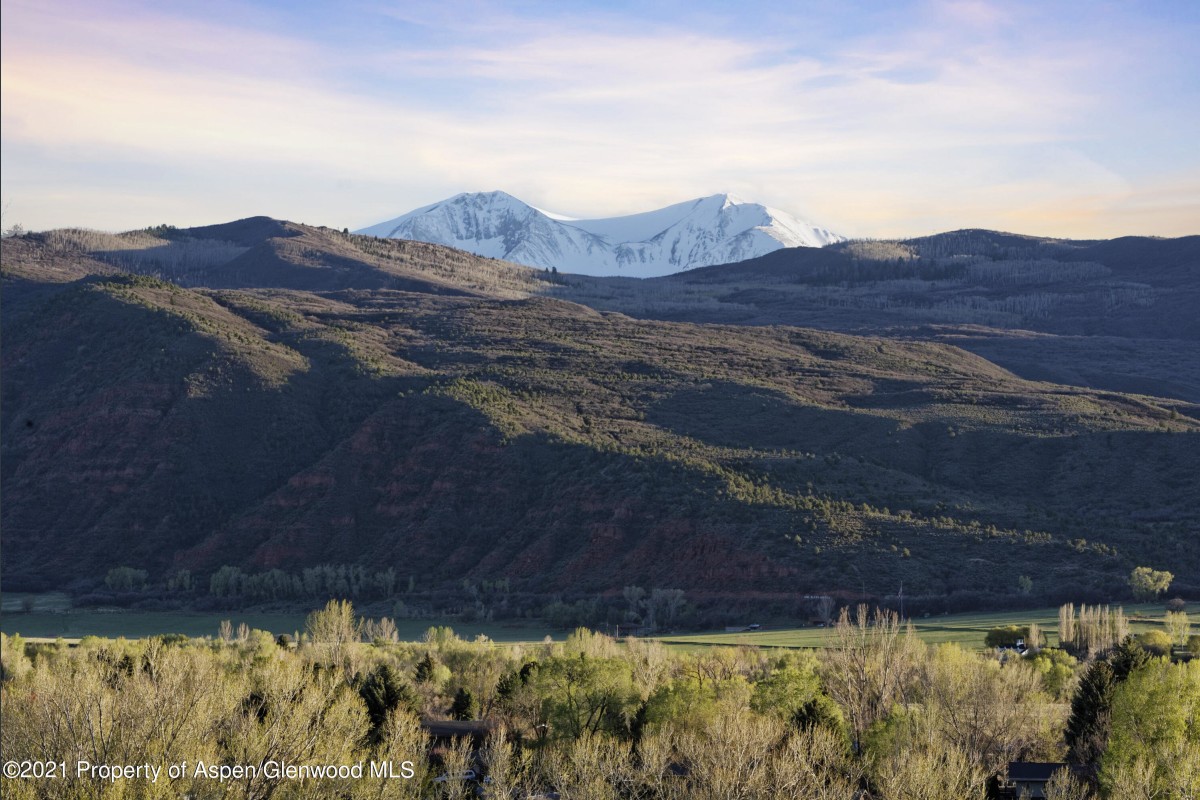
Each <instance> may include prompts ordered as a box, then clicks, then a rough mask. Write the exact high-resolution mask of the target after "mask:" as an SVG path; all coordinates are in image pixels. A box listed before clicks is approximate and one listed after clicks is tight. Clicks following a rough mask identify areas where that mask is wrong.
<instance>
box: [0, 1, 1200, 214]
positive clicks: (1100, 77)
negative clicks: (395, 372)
mask: <svg viewBox="0 0 1200 800" xmlns="http://www.w3.org/2000/svg"><path fill="white" fill-rule="evenodd" d="M0 31H2V37H3V41H2V44H0V59H2V82H3V97H2V102H0V113H2V162H3V163H2V165H0V176H2V184H3V186H2V194H3V203H4V206H5V213H4V225H5V226H9V225H12V224H14V223H21V224H23V225H25V226H26V227H29V228H33V229H44V228H49V227H58V226H65V225H81V226H87V227H96V228H103V229H110V230H118V229H128V228H134V227H142V226H146V225H152V224H158V223H162V222H169V223H173V224H177V225H195V224H208V223H213V222H219V221H225V220H229V219H235V218H238V217H243V216H248V215H252V214H269V215H271V216H275V217H281V218H287V219H293V220H297V221H302V222H309V223H313V224H326V225H331V226H336V227H343V226H348V227H351V228H357V227H362V226H365V225H368V224H371V223H374V222H378V221H380V220H383V219H387V218H389V217H393V216H396V215H398V214H400V213H402V212H405V211H408V210H410V209H411V208H414V207H416V206H420V205H424V204H427V203H430V202H433V201H436V200H439V199H442V198H444V197H447V196H449V195H452V194H455V193H457V192H460V191H477V190H491V189H504V190H506V191H508V192H510V193H512V194H515V195H516V196H518V197H520V198H522V199H524V200H526V201H527V202H529V203H532V204H534V205H537V206H540V207H543V208H548V209H551V210H554V211H558V212H561V213H565V214H569V215H571V216H577V217H594V216H609V215H614V214H621V213H631V212H637V211H644V210H648V209H651V208H655V207H659V206H662V205H666V204H669V203H673V202H678V201H680V200H683V199H687V198H690V197H696V196H700V195H707V194H713V193H715V192H721V191H732V192H736V193H737V194H740V195H742V196H743V197H746V198H748V199H752V200H757V201H760V202H765V203H767V204H769V205H773V206H776V207H778V208H781V209H784V210H786V211H790V212H792V213H796V214H799V215H802V216H806V217H808V218H810V219H812V220H813V221H815V222H818V223H819V224H822V225H825V226H827V227H830V228H832V229H834V230H837V231H839V232H842V233H845V234H848V235H853V236H903V235H921V234H926V233H931V232H934V231H939V230H949V229H953V228H962V227H988V228H996V229H1002V230H1012V231H1019V232H1024V233H1035V234H1045V235H1060V236H1072V237H1103V236H1118V235H1125V234H1154V235H1167V236H1176V235H1184V234H1192V233H1200V147H1197V145H1196V142H1197V141H1200V46H1198V45H1197V42H1200V4H1196V3H1193V2H1141V3H1134V2H1088V3H1070V2H1061V3H1053V2H1042V3H1025V2H995V3H992V2H986V1H985V0H928V1H922V2H893V3H877V2H858V3H855V2H796V3H778V2H774V3H761V4H747V3H738V4H731V3H703V2H687V3H683V2H671V3H655V2H623V3H592V4H589V3H561V2H560V3H538V2H527V3H503V4H501V3H483V2H457V0H445V1H443V2H436V3H422V2H361V3H343V4H329V3H307V4H306V3H292V2H258V3H243V2H231V1H230V0H219V1H218V2H212V3H204V4H199V3H169V2H167V3H148V2H136V0H130V1H129V2H112V3H110V2H88V3H84V2H78V0H75V1H74V2H50V1H46V0H43V1H42V2H16V1H14V2H4V3H3V20H2V25H0Z"/></svg>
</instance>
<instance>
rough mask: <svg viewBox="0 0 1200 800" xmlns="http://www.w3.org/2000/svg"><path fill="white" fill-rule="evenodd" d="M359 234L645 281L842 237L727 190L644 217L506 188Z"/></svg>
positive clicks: (468, 195) (458, 199) (417, 212)
mask: <svg viewBox="0 0 1200 800" xmlns="http://www.w3.org/2000/svg"><path fill="white" fill-rule="evenodd" d="M357 233H359V234H363V235H368V236H379V237H383V238H401V239H412V240H417V241H425V242H431V243H434V244H442V245H447V246H451V247H457V248H460V249H464V250H467V251H469V252H473V253H476V254H478V255H482V256H487V257H490V258H501V259H504V260H507V261H512V262H514V263H518V264H524V265H526V266H531V267H537V268H543V269H550V268H553V269H556V270H559V271H563V272H572V273H576V274H583V275H596V276H609V275H619V276H627V277H643V278H644V277H657V276H662V275H669V274H672V273H675V272H680V271H684V270H688V269H693V268H696V267H701V266H709V265H713V264H723V263H729V262H735V261H741V260H743V259H746V258H753V257H755V256H760V255H763V254H765V253H769V252H772V251H774V250H778V249H780V248H783V247H822V246H824V245H827V244H830V243H832V242H837V241H842V240H843V237H841V236H838V235H837V234H834V233H832V232H830V231H828V230H826V229H824V228H820V227H817V226H815V225H813V224H812V223H809V222H806V221H804V220H800V219H797V218H796V217H793V216H791V215H790V214H787V213H786V212H784V211H780V210H779V209H775V208H770V207H768V206H764V205H761V204H758V203H750V202H747V201H744V200H742V199H741V198H739V197H737V196H735V195H731V194H716V195H711V196H708V197H701V198H696V199H693V200H687V201H684V202H682V203H675V204H673V205H669V206H665V207H663V208H659V209H655V210H652V211H647V212H642V213H638V214H629V215H624V216H619V217H605V218H599V219H574V218H567V217H564V216H563V215H559V214H554V213H552V212H548V211H545V210H543V209H540V208H537V207H535V206H532V205H529V204H527V203H525V202H523V201H521V200H519V199H517V198H516V197H513V196H512V195H510V194H508V193H506V192H502V191H493V192H477V193H461V194H458V195H455V196H454V197H451V198H448V199H446V200H442V201H439V202H437V203H432V204H430V205H427V206H422V207H421V208H418V209H415V210H413V211H410V212H408V213H407V214H403V215H401V216H399V217H396V218H395V219H392V220H389V221H387V222H381V223H379V224H377V225H372V226H369V227H367V228H363V229H361V230H359V231H357Z"/></svg>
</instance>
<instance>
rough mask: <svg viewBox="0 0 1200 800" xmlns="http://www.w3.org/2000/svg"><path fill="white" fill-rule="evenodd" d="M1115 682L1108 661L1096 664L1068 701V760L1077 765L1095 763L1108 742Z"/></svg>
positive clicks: (1085, 674)
mask: <svg viewBox="0 0 1200 800" xmlns="http://www.w3.org/2000/svg"><path fill="white" fill-rule="evenodd" d="M1116 686H1117V680H1116V676H1115V675H1114V674H1113V668H1112V666H1110V665H1109V663H1108V662H1107V661H1096V662H1094V663H1093V664H1092V665H1091V666H1090V667H1088V670H1087V672H1086V673H1084V676H1083V678H1082V680H1080V681H1079V688H1078V689H1076V690H1075V696H1074V697H1073V698H1071V716H1070V718H1069V719H1068V720H1067V731H1066V736H1065V738H1066V742H1067V749H1068V752H1069V753H1070V758H1071V760H1072V761H1074V762H1075V763H1077V764H1094V763H1095V762H1096V760H1097V759H1098V758H1099V757H1100V754H1101V753H1102V752H1104V747H1105V745H1106V744H1107V742H1108V729H1109V724H1110V714H1111V712H1112V699H1113V692H1114V691H1116Z"/></svg>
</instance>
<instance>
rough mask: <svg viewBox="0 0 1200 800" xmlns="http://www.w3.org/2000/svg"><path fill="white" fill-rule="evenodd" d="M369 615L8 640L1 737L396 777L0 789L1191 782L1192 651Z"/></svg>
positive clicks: (253, 791)
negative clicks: (1081, 653)
mask: <svg viewBox="0 0 1200 800" xmlns="http://www.w3.org/2000/svg"><path fill="white" fill-rule="evenodd" d="M630 594H631V596H632V595H633V594H635V593H630ZM634 599H637V600H640V599H641V598H634ZM363 627H364V621H363V620H360V619H358V618H357V617H355V615H354V612H353V609H352V608H351V607H350V605H349V603H346V602H344V601H342V602H338V601H334V602H331V603H329V604H328V605H327V606H326V608H325V610H324V611H321V612H316V613H314V614H313V615H312V616H311V617H310V619H309V623H308V625H307V626H306V633H305V634H304V635H303V636H302V637H301V641H300V642H299V643H297V644H296V645H295V646H293V645H292V644H291V643H289V642H288V641H287V640H286V639H284V637H280V639H279V640H276V639H275V638H273V637H272V636H271V635H270V634H268V633H266V632H263V631H243V632H242V635H239V636H237V637H236V638H235V637H224V638H218V639H213V640H209V639H204V640H199V639H193V640H187V639H184V638H182V637H175V638H173V639H163V638H152V639H146V640H142V641H135V642H131V641H124V640H117V641H108V640H99V639H95V638H89V639H85V640H84V641H82V642H81V643H80V644H79V646H77V647H67V646H65V645H61V644H60V645H37V646H27V645H26V644H25V643H24V642H22V641H21V640H20V639H19V638H18V637H12V638H5V639H4V640H3V642H2V653H3V678H4V683H3V690H2V692H3V693H2V700H3V713H4V725H3V727H2V728H0V737H2V738H0V745H2V747H3V754H2V755H3V758H4V759H5V760H16V761H18V762H19V761H22V760H26V759H37V760H51V761H66V762H68V763H70V764H74V763H75V762H76V761H77V760H80V759H86V760H89V761H91V762H93V763H119V764H121V763H131V764H137V763H177V762H181V761H185V760H186V761H189V762H191V763H192V764H195V763H196V762H197V761H204V762H206V763H212V764H226V765H238V764H250V765H261V764H264V763H266V762H268V761H288V762H290V763H295V764H355V763H360V762H362V763H369V762H371V761H376V762H382V761H394V762H402V761H411V762H413V772H414V774H413V777H412V778H411V779H386V778H380V777H375V778H372V777H371V776H370V775H369V774H368V775H367V776H366V777H363V778H346V779H343V778H325V779H320V780H309V781H305V782H298V781H293V780H288V779H286V778H284V779H276V778H271V777H269V776H267V775H264V774H263V773H262V772H261V771H260V772H259V773H258V774H256V775H248V776H243V778H241V779H239V780H234V781H227V782H225V783H223V784H218V783H216V782H215V781H214V780H213V779H212V778H210V777H205V776H200V777H195V776H190V775H185V776H183V777H180V778H177V779H173V780H167V779H166V778H162V779H160V781H161V782H160V783H156V784H153V785H149V784H147V783H146V781H145V779H137V778H134V779H119V780H117V781H115V782H113V781H105V780H97V779H94V778H89V777H78V776H75V775H73V774H69V775H68V777H67V778H65V779H61V780H56V781H45V780H43V781H37V780H33V779H29V780H26V779H9V778H5V779H4V796H5V797H15V798H24V797H30V798H32V797H84V796H86V797H97V798H116V797H142V796H144V797H184V796H193V797H210V796H214V797H215V796H223V797H254V798H266V797H330V796H337V797H346V798H357V797H376V798H379V797H434V796H441V797H466V796H470V794H472V793H473V792H475V791H476V789H477V788H479V785H478V784H476V783H473V780H475V781H477V780H479V779H480V776H483V775H486V776H487V779H488V783H487V784H483V785H484V786H486V787H488V789H487V791H490V792H493V793H494V794H492V795H491V796H496V797H509V796H520V797H526V796H530V795H533V794H536V793H538V792H546V791H550V790H554V791H558V792H560V793H561V795H562V796H564V797H580V798H614V799H615V798H630V797H636V798H684V797H688V798H709V797H711V798H719V797H721V798H724V797H755V796H768V795H769V796H771V797H796V798H850V797H860V798H871V799H872V800H884V799H894V800H902V799H904V798H919V797H956V798H970V797H979V798H982V797H984V796H985V795H986V792H987V786H988V783H989V781H993V780H994V779H996V778H997V776H1000V775H1002V774H1003V773H1004V770H1005V767H1006V765H1007V763H1008V762H1009V761H1012V760H1047V761H1049V760H1060V759H1063V758H1066V757H1067V756H1068V754H1069V755H1070V756H1071V757H1072V758H1073V759H1074V760H1077V761H1079V762H1082V763H1085V764H1089V765H1091V766H1093V767H1095V774H1096V776H1097V781H1096V785H1095V786H1094V787H1089V786H1087V785H1085V784H1083V783H1081V782H1080V781H1079V780H1078V779H1077V778H1075V777H1073V776H1070V775H1066V774H1064V775H1061V776H1059V777H1057V778H1056V779H1055V781H1054V783H1053V784H1052V786H1051V796H1053V797H1058V798H1085V797H1091V796H1099V797H1104V798H1109V797H1112V798H1126V797H1136V796H1145V797H1152V796H1153V797H1176V796H1178V797H1183V796H1192V795H1194V793H1195V792H1196V791H1197V789H1200V768H1198V765H1200V726H1198V725H1197V722H1196V719H1197V717H1198V714H1197V712H1198V711H1200V665H1198V664H1197V663H1196V662H1192V663H1187V664H1173V663H1171V662H1170V661H1169V660H1167V659H1165V658H1154V657H1152V656H1150V655H1149V654H1147V653H1146V652H1145V651H1144V650H1143V649H1142V648H1141V647H1140V646H1139V645H1138V644H1137V643H1136V642H1135V641H1134V640H1132V639H1126V640H1125V641H1124V642H1122V643H1121V644H1120V645H1119V646H1118V647H1116V648H1115V649H1111V650H1109V651H1106V652H1105V653H1103V654H1101V655H1100V656H1099V657H1098V658H1096V659H1095V660H1093V661H1091V662H1090V663H1087V664H1086V666H1081V665H1080V662H1079V661H1077V660H1076V659H1075V658H1073V657H1071V656H1069V655H1067V654H1066V653H1064V652H1063V651H1061V650H1056V649H1041V650H1040V651H1038V652H1036V653H1034V652H1031V653H1030V654H1029V655H1028V657H1025V658H1021V657H1016V656H1013V655H1012V654H1011V653H1009V654H1004V653H1002V652H1001V651H991V654H990V655H989V654H978V653H973V652H970V651H967V650H964V649H962V648H960V647H958V646H956V645H940V646H936V647H931V646H927V645H925V644H923V643H921V642H920V641H919V640H918V639H917V638H916V636H915V635H914V634H913V633H912V631H911V629H909V628H907V627H906V626H904V625H902V624H901V622H900V621H899V619H898V618H897V617H896V616H895V615H894V614H892V613H891V612H887V611H876V612H874V613H870V612H868V609H867V608H866V607H865V606H864V607H860V608H858V609H857V610H855V611H854V612H850V611H849V610H843V613H842V615H841V617H840V619H839V621H838V622H837V624H836V626H835V627H834V630H833V632H832V635H831V645H830V647H828V648H827V649H826V650H824V651H820V652H817V653H814V652H809V651H769V650H760V649H755V648H748V647H741V648H714V649H707V650H702V651H697V652H679V651H670V650H668V649H666V648H665V647H664V646H663V645H661V644H659V643H657V642H653V641H644V640H639V639H628V640H625V641H618V640H614V639H611V638H609V637H606V636H603V635H601V634H597V633H594V632H591V631H588V630H586V629H580V630H578V631H576V632H575V633H574V634H573V635H572V636H570V637H569V638H568V639H567V640H566V641H565V642H562V643H549V642H547V643H545V644H542V645H515V646H498V645H495V644H493V643H492V642H490V641H487V640H486V639H482V638H481V639H480V640H479V641H476V642H464V641H462V640H460V639H458V638H457V637H456V636H455V635H454V633H453V631H451V630H449V629H446V628H435V629H430V631H429V632H428V633H427V634H426V637H425V640H424V641H423V642H416V643H413V642H410V643H397V642H391V641H387V640H384V639H380V638H376V640H375V642H374V643H373V644H364V643H361V642H360V641H359V639H360V636H361V633H362V630H363ZM226 639H228V640H226ZM1081 670H1082V679H1081V680H1080V679H1079V678H1078V675H1079V672H1080V671H1081ZM1076 684H1078V685H1077V686H1076ZM422 719H424V720H425V721H426V722H425V725H424V727H423V725H422V722H421V720H422ZM439 719H442V720H458V721H459V722H458V723H453V724H460V725H461V724H469V723H470V721H472V720H480V721H482V722H480V723H479V727H478V728H477V730H486V731H489V732H490V736H486V737H483V738H474V739H473V738H472V737H471V736H463V737H461V738H458V739H453V738H451V739H450V740H447V739H446V738H445V737H443V738H442V739H435V738H434V737H433V736H432V735H431V726H430V722H429V721H431V720H433V721H436V720H439ZM446 724H451V723H446ZM468 771H471V772H470V773H469V772H468ZM471 773H473V774H474V775H475V776H476V777H475V778H474V779H472V778H470V777H469V775H470V774H471ZM442 776H444V777H445V779H444V780H436V778H438V777H442ZM1144 786H1148V787H1151V789H1150V790H1149V791H1150V792H1151V793H1149V794H1147V793H1145V792H1143V793H1142V794H1137V792H1138V791H1141V788H1140V787H1144ZM1093 792H1096V793H1098V794H1095V795H1093V794H1092V793H1093Z"/></svg>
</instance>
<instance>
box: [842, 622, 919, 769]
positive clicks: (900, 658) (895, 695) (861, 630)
mask: <svg viewBox="0 0 1200 800" xmlns="http://www.w3.org/2000/svg"><path fill="white" fill-rule="evenodd" d="M923 649H924V645H922V644H921V642H920V641H919V640H918V639H917V637H916V634H915V633H914V632H913V629H912V626H911V625H909V626H907V627H905V626H903V625H901V623H900V617H899V616H898V615H897V614H896V613H895V612H892V611H887V610H884V609H876V610H875V613H874V614H871V613H869V611H868V609H867V606H866V605H865V604H863V605H859V606H858V608H857V609H856V610H855V614H854V617H853V618H851V616H850V612H849V609H847V608H843V609H842V613H841V616H840V617H839V618H838V621H837V624H836V625H835V626H834V628H833V638H832V641H831V642H830V644H829V647H828V648H827V649H826V650H825V651H824V653H823V656H824V659H825V663H824V669H823V670H822V678H823V679H824V683H825V690H826V692H828V694H829V696H830V697H832V698H833V699H834V700H835V701H837V703H838V705H840V706H841V707H842V709H843V711H844V712H845V714H846V721H847V722H848V723H849V726H850V733H851V738H852V740H853V742H854V744H855V746H858V745H859V744H860V743H861V741H862V737H863V735H864V734H865V733H866V731H867V729H868V728H869V727H870V726H871V725H872V724H873V723H875V722H876V721H878V720H880V719H883V717H884V716H886V715H887V714H888V712H889V711H891V709H892V706H894V705H896V704H897V703H904V702H905V701H906V700H907V699H908V696H909V694H910V692H911V690H912V687H913V681H914V678H915V677H916V673H917V666H918V663H919V657H920V654H921V651H922V650H923Z"/></svg>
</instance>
